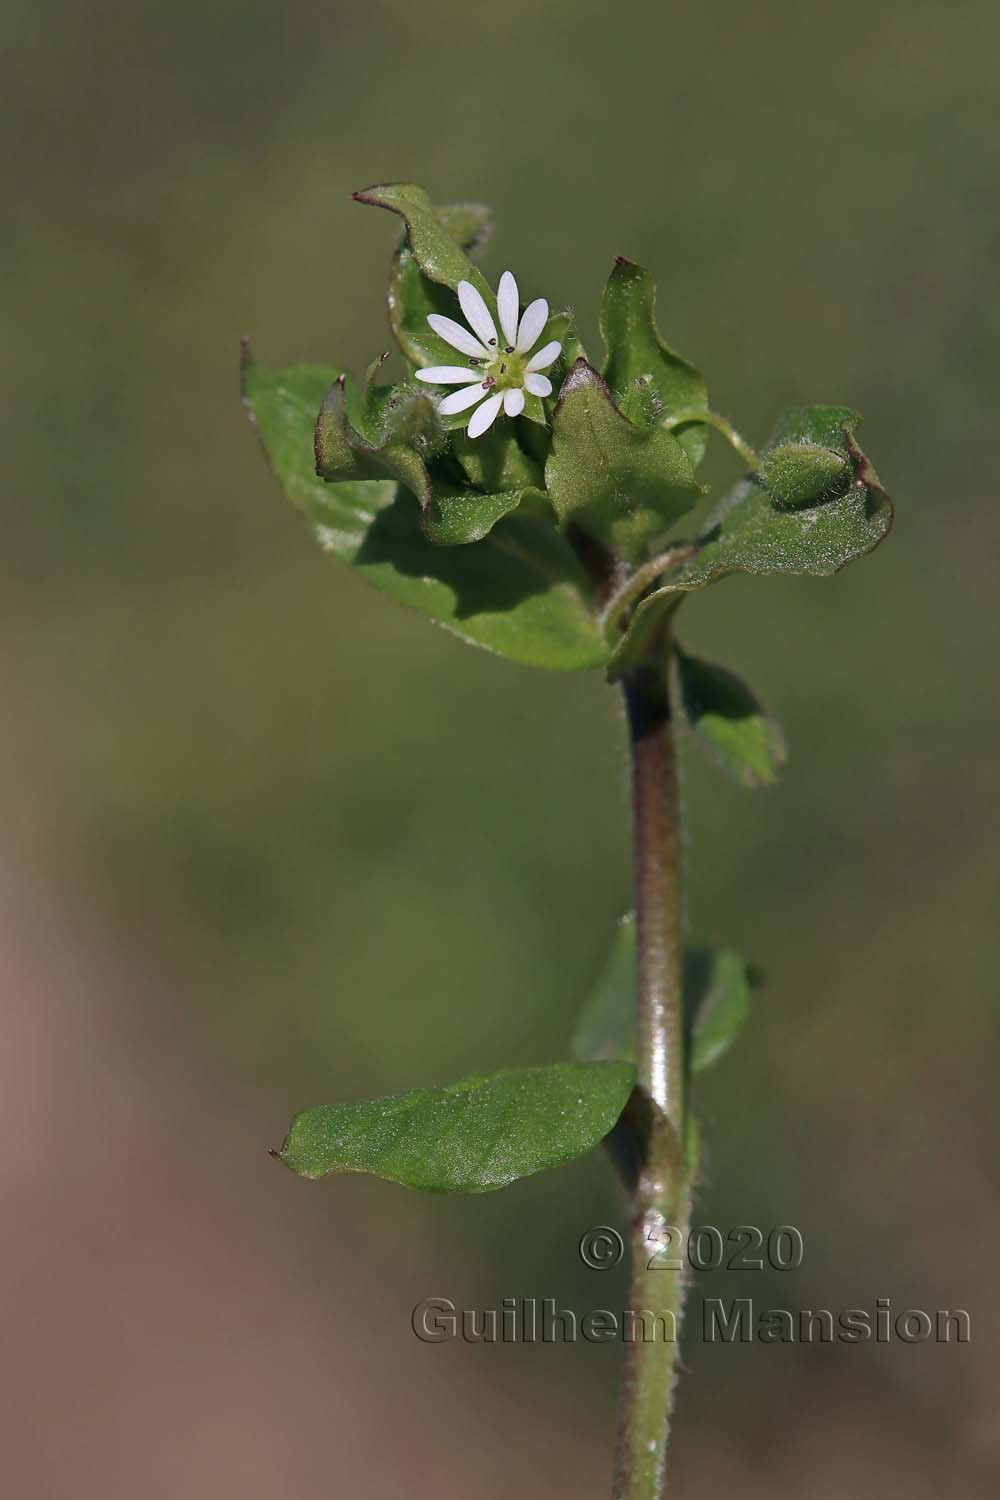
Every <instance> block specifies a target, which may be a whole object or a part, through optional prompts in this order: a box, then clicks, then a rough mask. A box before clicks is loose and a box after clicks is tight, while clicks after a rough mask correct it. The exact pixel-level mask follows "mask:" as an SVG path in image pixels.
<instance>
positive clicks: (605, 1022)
mask: <svg viewBox="0 0 1000 1500" xmlns="http://www.w3.org/2000/svg"><path fill="white" fill-rule="evenodd" d="M635 943H636V924H635V916H634V914H632V913H629V915H628V916H625V917H623V918H622V920H621V921H620V922H619V924H618V928H617V930H616V932H615V936H614V940H613V942H612V944H611V949H610V952H609V954H608V958H607V962H606V964H605V967H604V970H603V971H602V973H601V976H600V978H599V979H598V981H597V983H596V985H595V986H594V988H593V989H592V990H591V992H590V994H589V995H588V997H587V999H586V1000H585V1001H584V1004H583V1007H582V1008H581V1010H580V1013H579V1016H578V1017H577V1021H576V1026H575V1028H574V1031H573V1037H572V1041H571V1044H570V1054H571V1056H572V1057H574V1058H576V1059H577V1060H578V1061H579V1062H601V1061H618V1062H631V1063H634V1062H635V974H636V951H635ZM751 984H752V979H751V972H750V969H749V966H748V965H747V964H746V963H745V961H744V960H743V959H742V958H740V957H739V956H738V955H737V954H735V953H731V952H729V951H728V950H726V949H721V948H720V949H713V948H686V949H685V950H684V972H683V985H684V1024H685V1030H686V1033H687V1037H686V1053H687V1065H688V1071H689V1072H691V1073H700V1072H703V1071H704V1069H705V1068H707V1067H710V1066H711V1064H712V1063H714V1062H715V1061H716V1060H717V1059H718V1058H719V1057H721V1056H722V1054H723V1052H725V1051H726V1049H727V1048H728V1047H729V1045H730V1044H731V1043H732V1042H733V1041H734V1040H735V1038H736V1035H737V1033H738V1032H739V1030H740V1028H741V1026H742V1025H743V1022H744V1021H745V1020H746V1017H747V1012H748V1009H749V1004H750V989H751Z"/></svg>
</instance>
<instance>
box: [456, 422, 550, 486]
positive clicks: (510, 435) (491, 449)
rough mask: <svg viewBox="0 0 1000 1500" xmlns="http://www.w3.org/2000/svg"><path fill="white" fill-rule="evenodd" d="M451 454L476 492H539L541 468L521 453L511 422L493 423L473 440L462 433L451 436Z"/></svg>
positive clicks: (542, 480)
mask: <svg viewBox="0 0 1000 1500" xmlns="http://www.w3.org/2000/svg"><path fill="white" fill-rule="evenodd" d="M531 430H532V429H528V431H529V432H530V431H531ZM451 450H452V452H453V453H454V455H455V457H456V458H457V459H458V462H459V463H460V464H461V466H462V471H463V473H464V474H465V475H466V477H467V478H468V479H469V480H470V482H471V483H472V484H474V485H475V486H476V488H477V489H480V490H483V491H495V490H511V489H524V488H526V487H527V486H533V487H534V488H535V489H540V488H541V487H542V485H543V483H544V465H543V464H540V463H539V462H538V461H537V459H535V458H533V457H530V456H529V455H528V454H527V453H525V452H524V451H523V449H522V448H521V447H520V445H519V443H518V440H517V435H516V432H515V429H514V424H513V423H511V422H494V424H493V426H492V427H490V428H489V429H488V431H486V432H484V433H483V434H482V436H481V437H477V438H470V437H469V436H468V435H467V433H466V432H465V431H464V430H463V431H461V432H455V433H453V434H452V437H451Z"/></svg>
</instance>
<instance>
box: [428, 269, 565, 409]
mask: <svg viewBox="0 0 1000 1500" xmlns="http://www.w3.org/2000/svg"><path fill="white" fill-rule="evenodd" d="M458 300H459V304H460V306H461V308H462V312H463V313H464V314H465V319H466V322H467V323H468V325H469V328H471V329H472V332H471V333H470V332H469V328H463V327H462V325H461V323H456V322H455V321H454V320H453V319H452V318H445V317H442V315H441V314H440V313H431V314H430V315H429V316H428V319H427V321H428V323H429V324H430V325H431V327H432V328H433V330H434V332H435V333H436V334H437V335H438V336H439V337H440V338H442V339H444V341H445V343H446V344H450V345H451V347H452V348H453V349H457V350H458V351H459V353H460V354H464V355H466V356H467V358H469V359H470V360H472V361H473V362H474V365H475V366H477V367H478V368H470V367H469V366H467V365H466V366H462V365H435V366H433V367H432V368H431V369H427V370H418V371H417V379H418V380H425V381H427V383H428V384H429V385H460V386H462V389H461V390H460V391H454V392H453V393H452V394H451V395H450V396H445V398H444V400H443V401H441V402H440V403H439V405H438V411H440V412H441V414H442V416H445V417H448V416H451V415H452V413H453V412H458V411H466V410H468V408H469V407H470V406H475V408H476V409H475V411H474V412H473V413H472V416H471V417H470V418H469V436H470V437H471V438H477V437H479V436H480V435H481V434H482V433H484V432H485V431H486V429H487V428H488V427H492V425H493V423H494V422H495V421H496V419H497V417H498V416H499V414H500V408H501V407H503V410H504V412H505V413H506V415H507V416H508V417H518V416H520V415H521V412H522V411H523V410H524V393H525V391H528V392H530V394H531V395H532V396H548V395H549V394H550V393H551V391H552V382H551V380H550V379H549V378H548V376H547V375H543V374H542V373H541V371H542V370H547V369H548V368H549V366H550V365H551V364H554V362H555V361H556V360H557V359H558V358H559V355H560V353H561V352H562V344H560V343H558V342H557V341H556V340H555V339H553V340H552V342H551V343H548V344H545V345H544V346H543V348H541V349H539V350H538V352H537V354H532V353H531V350H532V346H533V345H534V344H536V343H537V342H538V339H539V337H540V336H541V332H542V329H543V328H544V327H545V325H546V323H547V322H548V318H549V304H548V303H547V302H546V301H545V298H544V297H539V298H538V299H537V300H536V301H535V302H532V303H529V305H528V306H527V307H526V308H525V309H524V312H523V313H522V314H521V319H520V321H518V316H517V314H518V307H519V305H520V304H519V302H518V295H517V282H516V281H515V280H514V278H513V276H512V275H511V274H510V272H509V271H505V272H504V273H503V275H502V276H501V277H500V285H499V287H498V289H497V312H498V313H499V315H500V328H501V330H502V332H503V342H502V343H501V341H500V335H499V334H498V333H497V330H496V324H495V323H494V322H493V319H492V317H491V316H490V310H489V308H488V307H487V306H486V303H485V302H484V301H483V299H482V297H481V296H480V294H479V293H478V292H477V291H476V289H475V287H474V286H473V285H472V283H471V281H460V282H459V283H458ZM470 381H471V382H473V383H472V384H470V383H469V382H470Z"/></svg>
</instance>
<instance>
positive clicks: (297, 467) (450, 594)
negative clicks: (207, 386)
mask: <svg viewBox="0 0 1000 1500" xmlns="http://www.w3.org/2000/svg"><path fill="white" fill-rule="evenodd" d="M337 374H338V372H337V371H336V370H331V369H314V368H311V367H307V366H300V367H297V368H293V369H286V370H266V369H264V368H263V367H262V366H260V365H259V364H257V362H256V361H255V360H254V359H252V358H251V356H250V353H249V350H248V349H246V348H245V349H244V358H243V399H244V403H245V405H246V407H247V410H248V413H249V415H250V418H251V421H252V422H253V424H254V426H255V427H256V429H257V432H258V435H259V437H260V439H261V442H262V444H263V447H264V450H265V452H266V454H267V456H268V458H269V460H270V463H271V466H272V468H273V469H274V471H275V474H276V475H277V477H278V479H279V481H280V482H281V484H282V486H283V487H284V489H285V492H286V494H287V495H288V498H289V499H290V500H291V501H292V503H293V504H294V505H295V506H297V507H298V509H299V510H300V511H302V512H303V514H304V515H305V516H306V518H307V520H308V521H309V523H310V525H311V526H312V529H313V530H314V532H315V534H316V536H317V538H318V539H319V542H320V544H321V546H322V547H323V548H324V549H325V550H326V551H328V552H331V553H333V555H334V556H335V557H338V558H340V559H341V561H342V562H345V563H348V564H349V565H350V566H351V567H353V568H355V569H356V570H357V571H358V572H359V573H360V574H361V575H362V576H363V577H364V578H366V579H367V580H368V582H369V583H371V584H372V585H374V587H375V588H377V589H379V590H381V591H382V592H383V593H385V594H388V595H389V596H390V597H391V598H393V599H396V600H398V601H399V602H400V603H401V604H407V605H409V606H411V607H412V608H414V609H417V610H419V611H420V612H421V613H422V614H424V615H427V616H428V618H430V619H431V620H434V621H435V622H436V623H437V624H439V625H442V626H443V627H444V628H445V629H447V630H450V631H451V632H452V633H453V634H455V635H457V636H459V637H460V638H461V639H462V640H464V641H466V642H468V643H469V644H470V645H473V646H481V647H483V648H484V649H485V650H488V651H493V652H496V653H497V654H498V655H500V656H504V657H506V658H507V659H508V660H510V661H516V662H521V663H523V664H525V665H528V666H537V667H549V668H553V669H558V670H564V671H573V670H578V669H582V668H585V667H595V666H599V665H601V664H602V663H603V662H604V661H605V660H606V657H607V651H606V648H605V646H604V644H603V640H602V637H601V634H600V632H599V630H598V628H597V625H596V623H595V621H594V617H593V615H592V614H591V611H590V607H589V584H588V581H587V578H586V576H585V575H584V573H583V570H582V568H581V566H580V564H579V563H578V561H577V559H576V556H575V554H574V553H573V551H572V549H571V548H570V547H569V545H568V544H567V543H566V542H565V541H564V540H563V538H562V537H561V536H560V535H559V534H558V532H557V531H556V529H555V527H554V526H553V525H552V523H551V521H546V520H545V519H544V518H542V517H539V516H536V515H529V514H521V513H518V514H516V515H510V516H507V517H505V518H504V519H503V520H502V521H501V522H500V523H499V524H498V525H497V526H496V527H494V529H493V531H492V532H491V533H490V535H489V536H488V537H487V538H486V539H485V540H484V541H482V542H479V543H477V544H476V545H475V546H474V547H458V548H450V547H449V548H444V547H436V546H434V545H433V544H432V543H431V542H429V541H428V540H427V538H426V537H425V536H424V535H423V534H422V532H421V530H420V524H419V507H418V505H417V504H416V502H415V501H414V500H413V498H412V496H411V495H409V494H408V493H407V492H406V491H404V490H402V489H400V488H399V486H398V485H396V484H394V483H393V482H392V481H391V480H369V481H346V482H343V483H337V484H327V483H324V481H323V480H322V479H319V478H317V476H316V474H315V471H314V467H313V427H314V424H315V421H316V415H317V412H318V411H319V408H320V404H321V402H322V401H323V399H324V397H325V395H326V393H327V391H328V389H329V386H330V384H331V383H332V382H333V381H334V380H335V379H336V378H337Z"/></svg>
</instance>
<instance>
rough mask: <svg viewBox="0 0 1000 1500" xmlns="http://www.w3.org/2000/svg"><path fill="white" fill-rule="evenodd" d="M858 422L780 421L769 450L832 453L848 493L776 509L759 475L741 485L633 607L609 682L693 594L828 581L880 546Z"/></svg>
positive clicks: (874, 492)
mask: <svg viewBox="0 0 1000 1500" xmlns="http://www.w3.org/2000/svg"><path fill="white" fill-rule="evenodd" d="M860 420H861V419H860V417H859V416H858V414H857V412H854V411H851V410H850V409H849V408H846V407H840V406H804V407H796V408H795V409H794V410H792V411H790V412H788V413H787V414H786V415H785V416H784V417H783V418H782V420H781V421H780V422H779V423H778V426H777V428H776V429H775V432H774V434H773V436H772V439H771V445H770V446H771V447H772V448H774V447H777V446H780V445H781V444H785V443H809V444H815V445H816V446H818V447H821V448H824V449H828V450H831V451H835V452H836V453H838V454H840V455H842V456H843V457H845V458H846V459H847V460H848V462H849V464H850V476H851V477H850V480H849V482H848V484H847V485H846V488H842V489H841V491H840V492H839V493H834V494H832V495H829V496H824V497H823V498H822V499H820V500H818V501H816V502H815V503H813V504H811V505H808V506H798V507H789V506H787V505H784V504H777V503H775V501H774V500H773V499H772V497H771V496H770V495H769V494H768V492H767V490H766V489H765V488H764V486H763V484H762V482H761V480H760V478H759V477H758V476H757V475H755V474H748V475H746V476H745V477H744V478H743V479H741V480H739V481H738V483H737V484H736V485H735V486H734V487H733V489H732V490H730V492H729V493H728V494H727V495H726V496H725V497H724V498H723V499H722V500H721V501H720V502H719V504H718V505H717V506H716V507H715V509H714V510H713V511H711V512H710V513H709V515H708V517H707V519H706V521H705V524H704V527H703V528H702V531H701V534H700V535H699V536H698V538H697V539H696V541H695V542H694V543H693V544H692V545H691V547H690V548H689V549H688V550H687V552H686V553H685V554H684V555H683V557H682V558H681V559H680V560H679V561H676V563H675V564H674V565H672V566H671V568H670V571H669V573H668V574H666V575H665V576H664V579H663V581H662V583H661V584H660V586H659V587H658V588H655V589H654V590H653V591H652V592H650V593H648V594H647V595H646V596H645V598H643V599H642V600H641V601H640V602H639V604H638V605H637V606H636V608H635V610H634V611H633V614H632V617H631V621H630V624H629V627H628V629H627V631H626V632H625V634H624V635H623V636H622V639H621V641H620V642H619V644H618V646H617V647H616V649H615V653H614V656H613V657H612V660H611V663H610V665H609V668H608V672H609V676H611V677H617V676H620V675H621V673H622V672H623V671H624V670H626V669H627V667H628V666H629V665H630V664H631V663H632V662H633V661H634V660H635V659H636V650H637V647H638V648H640V649H644V647H643V643H644V642H647V641H649V640H650V639H653V638H655V630H654V625H655V622H656V621H657V619H658V618H660V617H661V616H662V615H663V613H664V612H667V611H669V610H671V609H673V608H674V607H675V606H676V603H677V601H678V599H679V598H680V597H682V596H683V594H685V593H687V592H689V591H690V590H692V589H699V588H703V587H704V586H705V585H706V584H709V583H715V582H716V581H717V580H718V579H720V578H724V577H726V576H727V574H730V573H757V574H770V573H804V574H811V575H812V576H813V577H817V578H823V577H827V576H829V575H830V574H832V573H837V572H839V571H840V569H841V568H843V567H845V566H846V565H847V564H848V563H849V562H853V561H854V560H855V559H856V558H859V557H864V556H865V554H866V553H868V552H871V551H872V550H873V549H874V548H875V547H877V546H878V545H879V543H880V542H881V541H883V540H884V539H885V537H886V536H887V535H888V533H889V529H890V527H891V526H892V520H893V508H892V501H891V500H890V499H889V496H888V495H887V494H886V492H885V489H884V488H883V486H882V484H881V482H880V480H879V478H878V475H877V474H876V473H875V470H874V468H873V467H872V465H871V462H870V460H869V459H868V457H867V456H866V455H865V453H863V452H862V450H861V448H860V447H859V446H858V444H857V441H856V439H855V437H854V429H855V427H856V426H857V424H858V423H859V422H860Z"/></svg>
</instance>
